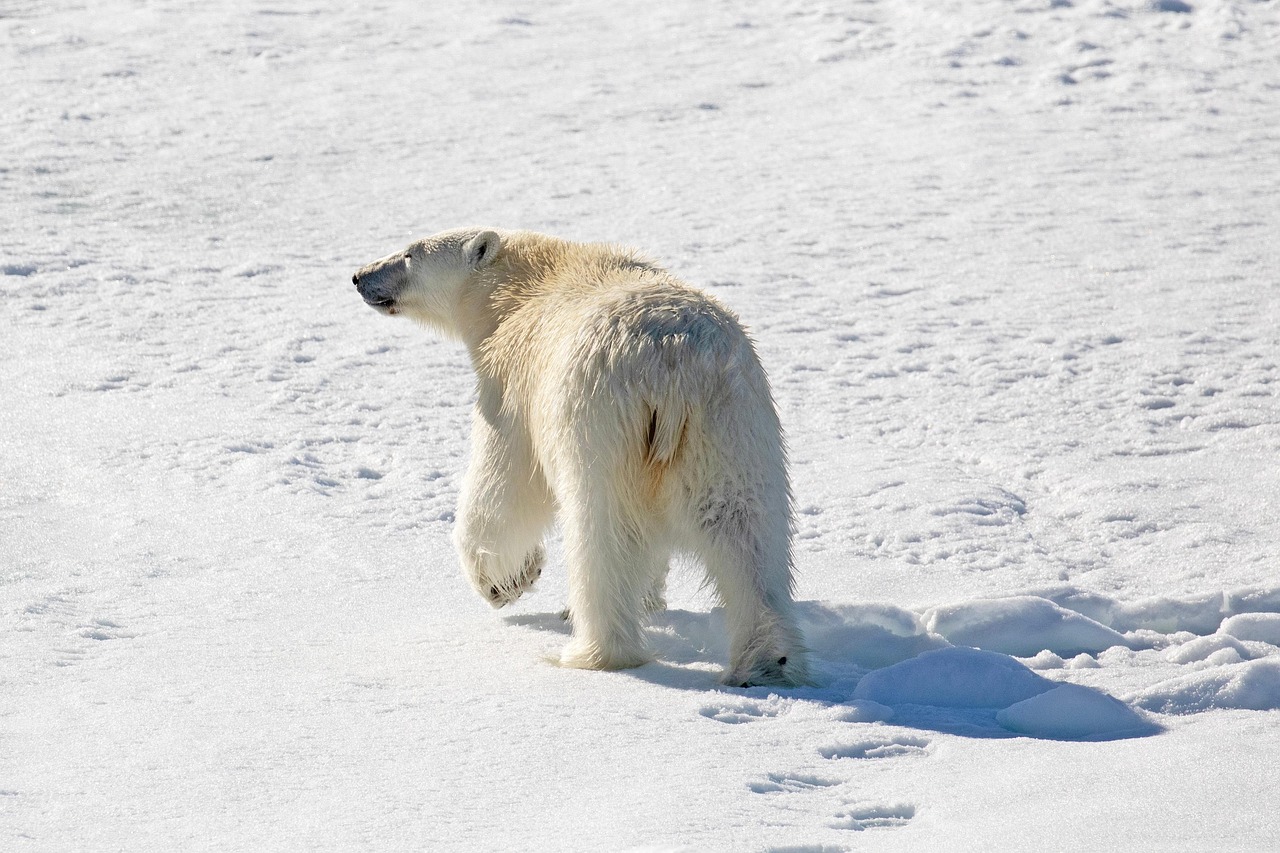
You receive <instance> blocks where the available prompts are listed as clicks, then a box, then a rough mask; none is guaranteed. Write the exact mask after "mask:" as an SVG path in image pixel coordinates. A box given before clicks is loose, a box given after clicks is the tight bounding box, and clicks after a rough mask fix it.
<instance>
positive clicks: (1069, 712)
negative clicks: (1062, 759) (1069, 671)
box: [996, 684, 1155, 740]
mask: <svg viewBox="0 0 1280 853" xmlns="http://www.w3.org/2000/svg"><path fill="white" fill-rule="evenodd" d="M996 721H997V722H998V723H1000V725H1002V726H1004V727H1005V728H1006V729H1008V730H1009V731H1011V732H1017V733H1018V734H1023V735H1030V736H1032V737H1041V738H1052V739H1054V740H1103V739H1109V738H1116V737H1124V736H1128V735H1141V734H1149V733H1151V732H1152V731H1154V729H1155V727H1154V726H1153V725H1152V724H1151V723H1150V722H1149V721H1148V720H1146V719H1145V718H1144V717H1142V716H1141V715H1140V714H1139V713H1138V712H1137V711H1135V710H1133V708H1130V707H1129V706H1128V705H1126V704H1125V703H1123V702H1121V701H1120V700H1119V699H1116V698H1115V697H1113V696H1108V695H1107V694H1105V693H1102V692H1101V691H1098V690H1094V689H1092V688H1089V687H1082V686H1081V685H1079V684H1063V685H1060V686H1058V687H1055V688H1053V689H1052V690H1047V691H1045V692H1044V693H1040V694H1038V695H1036V696H1032V697H1031V698H1030V699H1024V700H1023V701H1021V702H1018V703H1016V704H1014V705H1010V706H1009V707H1008V708H1005V709H1003V710H1002V711H1000V712H999V713H997V714H996Z"/></svg>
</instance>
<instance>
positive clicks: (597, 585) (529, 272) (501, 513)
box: [360, 228, 808, 684]
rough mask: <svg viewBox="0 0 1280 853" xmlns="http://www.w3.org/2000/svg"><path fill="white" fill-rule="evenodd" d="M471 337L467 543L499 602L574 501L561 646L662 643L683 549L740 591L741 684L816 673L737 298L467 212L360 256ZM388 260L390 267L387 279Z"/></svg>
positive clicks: (401, 301) (424, 310)
mask: <svg viewBox="0 0 1280 853" xmlns="http://www.w3.org/2000/svg"><path fill="white" fill-rule="evenodd" d="M360 275H361V276H364V277H365V280H366V281H370V282H374V283H376V282H378V281H380V280H382V281H384V283H385V285H386V286H387V287H388V288H393V289H395V288H398V289H397V290H396V292H397V294H398V295H397V298H396V304H395V306H394V307H393V308H391V309H389V310H387V313H403V314H404V315H405V316H408V317H412V318H414V319H417V320H419V321H420V322H423V323H425V324H427V325H429V326H432V327H434V328H436V329H438V330H440V331H441V332H443V333H445V334H448V335H451V336H453V337H456V338H458V339H460V340H462V341H463V342H464V343H465V344H466V346H467V348H468V349H469V351H470V354H471V358H472V362H473V364H474V367H475V370H476V375H477V377H478V389H479V395H478V400H477V403H476V409H475V417H474V425H473V430H472V460H471V467H470V469H469V470H468V472H467V475H466V480H465V483H464V485H463V489H462V496H461V501H460V507H459V513H458V525H457V529H456V531H455V536H454V540H455V544H456V545H457V548H458V552H459V554H460V555H461V558H462V562H463V565H464V566H465V568H466V571H467V574H468V576H469V577H470V580H471V582H472V584H473V585H474V586H475V588H476V589H477V590H478V591H479V592H480V594H481V595H482V596H483V597H485V598H486V599H487V600H489V601H490V603H491V604H493V605H494V606H498V607H500V606H502V605H504V604H506V603H508V602H510V601H514V600H515V599H516V598H518V597H519V596H520V595H521V594H522V593H523V592H524V591H525V590H526V589H528V588H529V587H530V586H531V585H532V583H533V582H534V581H535V580H537V577H538V575H539V574H540V573H541V569H542V560H543V551H542V544H541V543H542V540H543V536H544V535H545V533H546V531H547V529H548V527H549V526H550V524H551V523H552V521H553V518H554V517H555V516H556V515H557V514H558V516H559V521H560V523H561V525H562V527H563V535H564V543H565V556H566V560H567V563H568V571H569V611H570V614H571V618H572V622H573V637H572V639H571V641H570V642H569V644H568V645H567V646H566V647H565V649H564V650H563V653H562V656H561V663H562V664H563V665H565V666H572V667H582V668H588V669H617V668H625V667H633V666H638V665H640V664H643V663H645V662H646V661H648V660H649V659H650V655H649V653H648V651H647V649H646V646H645V639H644V633H643V631H642V627H641V626H642V621H643V620H644V618H645V617H646V615H647V613H648V612H650V611H653V610H655V609H660V608H662V607H664V606H665V603H664V601H663V590H664V589H665V577H666V574H667V568H668V560H669V558H670V557H671V555H672V554H673V553H674V552H682V553H688V554H691V555H693V556H694V557H696V558H697V559H698V560H699V561H700V562H701V564H702V565H703V567H704V568H705V570H706V573H707V580H708V582H709V585H710V587H711V588H712V589H713V590H714V591H715V592H716V593H717V595H718V596H719V598H720V599H721V601H722V602H723V604H724V606H725V610H726V621H727V625H728V630H729V633H730V665H729V669H728V671H727V672H726V673H725V681H726V682H727V683H732V684H745V683H750V684H761V683H771V684H800V683H804V682H805V681H806V680H807V678H808V672H807V662H806V655H805V651H804V648H803V645H802V641H801V637H800V635H799V632H798V630H797V628H796V623H795V617H794V614H793V607H792V583H793V582H792V569H791V495H790V487H789V485H788V480H787V470H786V456H785V449H784V445H783V439H782V433H781V428H780V425H779V422H778V417H777V414H776V411H775V408H774V404H773V400H772V398H771V396H770V391H769V386H768V381H767V379H766V377H765V373H764V370H763V369H762V367H761V365H760V362H759V359H758V358H757V356H756V354H755V351H754V349H753V347H752V344H751V341H750V339H749V338H748V337H747V335H746V333H745V332H744V330H743V328H742V326H741V324H740V323H739V321H738V319H737V317H736V316H735V315H734V314H733V313H732V312H731V311H729V310H728V309H727V308H725V307H724V306H723V305H721V304H720V303H719V302H718V301H717V300H715V299H713V298H712V297H710V296H708V295H706V294H704V293H701V292H700V291H697V290H695V289H693V288H691V287H688V286H686V285H684V284H683V283H681V282H680V281H678V280H677V279H676V278H675V277H674V276H672V275H671V274H669V273H668V272H666V271H665V270H663V269H661V268H659V267H657V266H655V265H654V264H653V263H651V262H650V261H648V260H645V259H643V258H641V257H639V256H637V255H636V254H634V253H633V252H631V251H628V250H624V249H618V248H615V247H610V246H604V245H596V244H579V243H571V242H567V241H563V240H559V239H556V238H554V237H549V236H545V235H541V234H535V233H531V232H521V231H496V230H488V229H475V228H470V229H458V230H455V231H448V232H444V233H442V234H438V235H435V236H433V237H429V238H427V239H425V240H422V241H420V242H418V243H416V244H414V245H412V246H410V247H409V249H407V250H406V251H405V252H402V253H397V254H396V255H391V256H389V257H387V258H384V259H383V260H381V261H377V262H374V263H373V264H370V265H369V266H368V267H366V268H365V269H364V270H362V271H361V274H360ZM379 277H382V278H381V279H379Z"/></svg>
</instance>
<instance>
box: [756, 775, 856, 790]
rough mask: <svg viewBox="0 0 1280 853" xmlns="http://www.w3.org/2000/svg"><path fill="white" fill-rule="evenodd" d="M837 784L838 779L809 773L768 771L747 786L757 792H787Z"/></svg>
mask: <svg viewBox="0 0 1280 853" xmlns="http://www.w3.org/2000/svg"><path fill="white" fill-rule="evenodd" d="M839 784H840V782H839V780H836V779H824V778H822V777H821V776H814V775H813V774H811V773H770V774H768V775H767V776H766V777H765V778H764V779H763V780H761V781H759V782H751V783H749V784H748V785H747V787H748V788H750V789H751V790H752V791H753V792H755V793H757V794H789V793H794V792H796V791H811V790H814V789H816V788H834V787H835V786H836V785H839Z"/></svg>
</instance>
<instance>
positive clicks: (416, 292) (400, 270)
mask: <svg viewBox="0 0 1280 853" xmlns="http://www.w3.org/2000/svg"><path fill="white" fill-rule="evenodd" d="M502 244H503V238H502V234H501V233H500V232H498V231H494V230H491V229H488V228H458V229H455V230H453V231H442V232H441V233H439V234H434V235H432V236H430V237H426V238H424V239H422V240H419V241H417V242H416V243H412V244H410V245H409V247H408V248H406V249H404V250H403V251H400V252H396V253H395V254H393V255H387V256H386V257H385V258H382V259H380V260H376V261H374V262H373V263H371V264H368V265H367V266H364V267H362V268H361V269H360V270H359V271H358V272H357V273H356V274H355V275H353V276H352V277H351V283H352V284H354V285H355V286H356V290H358V291H360V296H361V298H363V299H364V301H365V303H366V304H368V305H370V306H372V307H373V308H374V309H375V310H377V311H379V312H381V313H383V314H404V315H405V316H407V317H411V318H413V319H415V320H418V321H420V322H422V323H426V324H427V325H430V326H435V327H436V328H438V329H441V330H442V331H444V332H446V333H451V334H457V333H458V331H459V330H458V328H457V324H458V311H459V308H460V305H461V302H462V299H463V296H464V294H466V293H467V291H468V284H470V282H471V280H472V277H473V276H474V275H475V274H476V273H477V272H479V271H480V270H482V269H484V268H485V267H487V266H488V265H489V264H491V263H493V260H494V258H496V257H497V255H498V252H499V250H500V249H501V248H502Z"/></svg>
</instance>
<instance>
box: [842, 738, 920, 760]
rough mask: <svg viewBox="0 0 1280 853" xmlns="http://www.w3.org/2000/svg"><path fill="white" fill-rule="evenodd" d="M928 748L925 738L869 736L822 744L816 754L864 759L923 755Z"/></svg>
mask: <svg viewBox="0 0 1280 853" xmlns="http://www.w3.org/2000/svg"><path fill="white" fill-rule="evenodd" d="M928 749H929V741H928V740H926V739H925V738H920V737H910V736H900V737H895V738H870V739H867V740H861V741H856V742H854V743H848V744H836V745H834V746H822V747H819V748H818V754H819V755H821V756H822V757H823V758H826V759H831V760H835V759H838V758H855V759H858V760H862V761H866V760H870V759H878V758H897V757H899V756H904V755H924V754H925V753H926V752H927V751H928Z"/></svg>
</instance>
